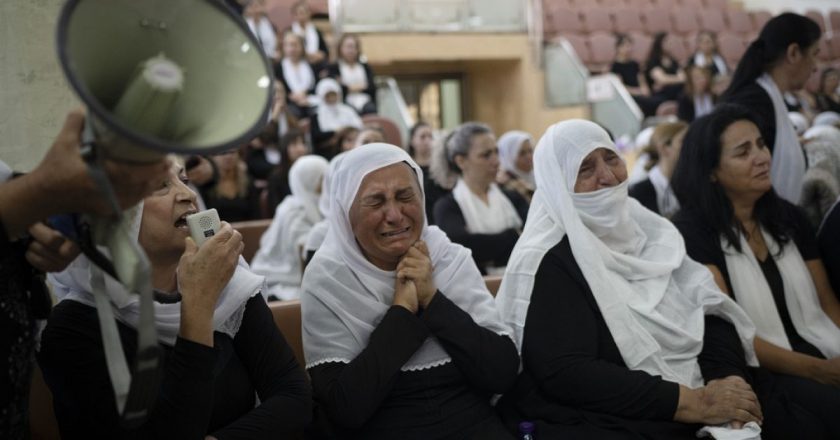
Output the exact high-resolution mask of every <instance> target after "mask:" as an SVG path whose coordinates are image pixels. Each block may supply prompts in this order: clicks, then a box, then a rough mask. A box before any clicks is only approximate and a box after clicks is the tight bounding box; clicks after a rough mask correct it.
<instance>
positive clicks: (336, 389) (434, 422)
mask: <svg viewBox="0 0 840 440" xmlns="http://www.w3.org/2000/svg"><path fill="white" fill-rule="evenodd" d="M428 337H435V338H436V339H437V341H438V342H439V343H440V344H441V345H442V346H443V348H444V349H445V350H446V351H447V353H449V355H450V356H451V357H452V362H450V363H448V364H445V365H442V366H438V367H432V368H429V369H425V370H421V371H401V370H400V368H401V367H402V366H403V365H404V364H405V363H406V362H407V361H408V360H409V358H411V356H412V355H413V354H414V352H415V351H417V349H419V348H420V346H421V345H422V344H423V341H425V340H426V338H428ZM518 363H519V357H518V356H517V354H516V347H515V346H514V344H513V341H511V339H510V338H509V337H507V336H502V335H498V334H496V333H494V332H492V331H490V330H488V329H485V328H483V327H481V326H479V325H478V324H476V323H475V321H473V319H472V317H470V315H469V314H467V313H466V312H464V311H463V310H461V309H460V308H459V307H458V306H457V305H455V304H454V303H453V302H451V301H450V300H449V299H448V298H446V296H445V295H444V294H442V293H440V292H437V293H436V294H435V297H434V298H433V299H432V301H431V302H430V303H429V306H428V308H427V309H425V310H423V311H421V312H420V313H419V314H417V315H415V314H413V313H411V312H410V311H409V310H408V309H405V308H404V307H400V306H393V307H391V308H390V309H388V311H387V312H386V313H385V315H384V316H383V318H382V320H381V321H380V322H379V324H378V325H377V327H376V329H374V331H373V332H372V333H371V335H370V339H369V341H368V345H367V347H366V348H365V349H364V350H363V351H362V352H361V353H359V355H358V356H356V358H355V359H353V361H352V362H350V363H349V364H346V363H340V362H329V363H325V364H320V365H317V366H315V367H312V368H310V369H309V374H310V376H311V378H312V386H313V390H314V393H315V398H316V402H317V403H318V405H319V410H320V411H322V413H321V414H320V415H324V416H326V419H328V420H329V422H327V423H323V425H328V426H324V427H323V428H324V429H326V430H331V431H332V432H330V433H327V434H325V437H326V438H354V439H355V438H358V439H366V440H368V439H370V440H375V439H452V440H455V439H459V440H461V439H476V440H477V439H482V440H484V439H497V438H498V439H505V438H508V439H509V438H511V437H509V435H508V434H507V432H506V431H505V429H504V427H503V426H502V425H501V423H500V421H499V419H498V417H497V415H496V413H495V412H494V411H493V408H492V407H491V406H490V397H491V396H492V395H493V394H496V393H502V392H504V391H506V390H507V389H508V388H509V387H510V385H512V384H513V381H514V380H515V378H516V370H517V367H518Z"/></svg>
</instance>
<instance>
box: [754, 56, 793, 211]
mask: <svg viewBox="0 0 840 440" xmlns="http://www.w3.org/2000/svg"><path fill="white" fill-rule="evenodd" d="M755 82H756V83H757V84H758V85H759V86H761V88H763V89H764V90H765V91H766V92H767V94H768V95H769V96H770V101H772V102H773V112H774V114H775V120H776V141H775V144H774V146H773V162H772V163H771V165H770V180H772V181H773V188H775V189H776V192H777V193H778V194H779V196H781V197H782V198H784V199H785V200H788V201H789V202H791V203H793V204H797V203H799V196H800V195H801V194H802V177H803V176H804V175H805V154H804V153H803V152H802V146H801V145H799V136H798V135H797V134H796V129H794V128H793V123H791V122H790V118H789V117H788V110H787V106H786V105H785V99H784V97H782V93H781V91H780V90H779V87H778V86H777V85H776V83H775V82H773V78H772V77H771V76H770V75H769V74H767V73H765V74H763V75H761V76H760V77H758V79H756V80H755Z"/></svg>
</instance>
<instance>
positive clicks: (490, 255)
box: [430, 122, 528, 274]
mask: <svg viewBox="0 0 840 440" xmlns="http://www.w3.org/2000/svg"><path fill="white" fill-rule="evenodd" d="M430 169H431V172H432V177H434V179H435V181H437V183H438V184H439V185H440V186H441V187H443V188H445V189H452V192H451V193H449V194H447V195H445V196H443V197H441V198H440V199H438V201H437V202H436V203H435V209H434V214H435V215H434V218H435V224H437V225H438V226H439V227H440V228H441V229H442V230H443V231H444V232H446V235H448V236H449V238H451V239H452V241H454V242H456V243H460V244H462V245H464V246H466V247H467V248H469V249H470V250H471V251H472V255H473V259H474V260H475V262H476V264H478V267H479V269H481V271H482V273H489V274H499V273H501V272H502V271H503V270H504V266H505V264H506V263H507V259H508V257H509V256H510V251H511V250H513V245H514V244H516V240H517V239H518V238H519V231H521V230H522V225H523V224H524V223H525V217H526V216H527V215H528V201H527V200H525V199H524V198H523V197H522V196H520V195H519V194H518V193H516V192H510V191H504V190H502V189H501V188H499V185H498V184H496V175H497V174H498V173H499V157H498V149H497V148H496V137H495V136H494V135H493V131H492V130H490V127H488V126H487V125H485V124H481V123H478V122H466V123H463V124H461V125H459V126H458V127H457V128H455V130H453V131H452V132H451V133H449V135H447V136H446V137H445V138H444V139H443V142H442V144H439V145H436V146H435V149H434V151H432V163H431V166H430Z"/></svg>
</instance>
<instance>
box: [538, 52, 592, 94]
mask: <svg viewBox="0 0 840 440" xmlns="http://www.w3.org/2000/svg"><path fill="white" fill-rule="evenodd" d="M543 63H544V66H545V69H544V72H545V94H546V96H545V101H546V105H548V106H549V107H568V106H574V105H584V104H586V103H587V101H586V82H587V81H588V80H589V71H588V70H586V67H585V66H584V65H583V62H581V60H580V58H578V56H577V53H576V52H575V49H574V48H573V47H572V45H571V44H570V43H569V41H568V40H566V39H565V38H560V39H559V40H557V41H556V42H554V43H551V44H548V45H546V46H545V48H544V52H543Z"/></svg>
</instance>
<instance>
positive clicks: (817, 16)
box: [805, 9, 825, 34]
mask: <svg viewBox="0 0 840 440" xmlns="http://www.w3.org/2000/svg"><path fill="white" fill-rule="evenodd" d="M805 16H806V17H808V18H810V19H811V20H814V21H816V22H817V24H818V25H820V30H821V31H822V33H823V34H825V16H823V14H822V12H820V11H817V10H815V9H809V10H807V11H805Z"/></svg>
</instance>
